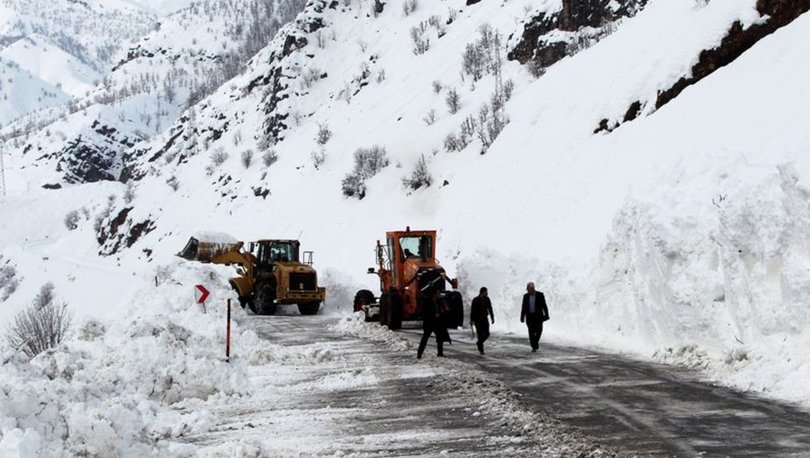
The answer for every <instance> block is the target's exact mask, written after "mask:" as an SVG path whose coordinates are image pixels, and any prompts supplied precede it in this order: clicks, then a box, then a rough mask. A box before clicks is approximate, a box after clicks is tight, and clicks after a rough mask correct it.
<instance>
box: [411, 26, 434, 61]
mask: <svg viewBox="0 0 810 458" xmlns="http://www.w3.org/2000/svg"><path fill="white" fill-rule="evenodd" d="M427 31H428V24H427V22H424V21H422V22H420V23H419V25H418V26H415V27H411V41H413V48H412V51H413V53H414V54H416V55H417V56H418V55H420V54H424V53H426V52H428V51H429V50H430V37H429V36H428V34H427Z"/></svg>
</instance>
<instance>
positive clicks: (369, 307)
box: [354, 227, 464, 329]
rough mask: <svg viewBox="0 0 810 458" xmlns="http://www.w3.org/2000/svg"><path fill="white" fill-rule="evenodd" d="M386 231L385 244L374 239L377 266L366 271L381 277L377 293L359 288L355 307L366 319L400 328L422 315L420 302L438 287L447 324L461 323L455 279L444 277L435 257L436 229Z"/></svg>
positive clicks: (459, 302) (455, 325) (459, 301)
mask: <svg viewBox="0 0 810 458" xmlns="http://www.w3.org/2000/svg"><path fill="white" fill-rule="evenodd" d="M385 235H386V240H385V243H384V244H383V243H381V242H380V241H379V240H378V241H377V247H376V255H377V268H376V269H375V268H373V267H371V268H369V269H368V273H369V274H374V275H378V276H379V277H380V296H379V297H375V295H374V293H372V292H371V291H369V290H367V289H362V290H360V291H358V292H357V294H356V295H355V297H354V310H355V311H356V312H359V311H363V312H365V314H366V320H367V321H376V320H379V321H380V324H382V325H384V326H388V328H390V329H400V328H401V327H402V322H403V321H415V320H420V319H421V318H422V317H421V313H422V305H423V304H424V303H425V302H426V301H429V300H431V295H432V293H433V291H434V290H438V291H439V298H440V300H441V301H442V303H441V304H439V305H440V306H441V307H442V308H443V309H444V310H445V316H446V324H447V325H448V326H450V327H460V326H462V325H463V322H464V304H463V303H462V300H461V294H460V293H459V292H458V291H455V290H456V289H458V280H457V279H450V278H447V275H446V274H445V271H444V268H442V266H441V265H439V263H438V261H437V260H436V231H412V230H411V228H410V227H408V228H406V229H405V231H393V232H386V234H385ZM448 287H451V288H452V289H451V290H448Z"/></svg>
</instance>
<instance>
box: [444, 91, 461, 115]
mask: <svg viewBox="0 0 810 458" xmlns="http://www.w3.org/2000/svg"><path fill="white" fill-rule="evenodd" d="M445 101H446V102H447V109H448V110H450V114H456V113H458V110H459V108H461V96H459V95H458V91H456V88H453V89H450V90H449V91H447V97H446V98H445Z"/></svg>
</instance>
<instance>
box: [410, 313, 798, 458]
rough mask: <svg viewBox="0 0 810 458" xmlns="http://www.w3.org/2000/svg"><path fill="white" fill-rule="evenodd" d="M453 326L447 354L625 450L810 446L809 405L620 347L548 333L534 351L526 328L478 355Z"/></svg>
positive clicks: (751, 451) (793, 450) (772, 450)
mask: <svg viewBox="0 0 810 458" xmlns="http://www.w3.org/2000/svg"><path fill="white" fill-rule="evenodd" d="M400 332H401V333H402V334H404V335H407V336H408V338H409V339H410V340H412V341H414V342H416V341H417V339H418V337H419V335H420V331H419V330H416V329H410V330H404V331H400ZM451 334H452V336H453V339H454V345H452V346H450V347H449V349H447V348H448V347H447V346H445V348H446V350H445V354H446V355H447V356H448V357H449V358H452V359H458V360H461V361H464V362H467V363H470V364H472V365H474V366H475V367H478V368H479V369H481V370H482V371H484V372H486V373H489V374H493V375H495V376H496V377H498V378H499V379H500V380H501V381H503V382H504V383H505V384H506V385H507V386H509V387H510V388H511V389H513V390H515V391H517V392H518V393H520V394H521V395H522V400H523V401H522V402H524V403H525V404H526V405H527V406H528V407H530V408H532V409H536V410H538V411H540V412H544V413H547V414H549V415H551V416H553V417H556V418H557V419H559V420H562V421H563V422H565V423H567V424H570V425H573V426H575V427H577V428H580V429H581V430H582V431H583V432H585V433H586V434H587V435H589V436H591V437H593V438H594V439H596V440H598V441H599V442H601V443H603V444H607V445H609V446H611V447H614V448H615V449H618V450H621V451H623V452H625V453H629V454H637V455H640V456H731V457H739V456H768V457H771V456H810V413H808V412H806V411H803V410H801V409H799V408H797V407H796V406H792V405H788V404H783V403H779V402H774V401H771V400H766V399H762V398H760V397H757V396H754V395H751V394H745V393H740V392H737V391H734V390H731V389H727V388H723V387H718V386H714V385H711V384H708V383H705V382H703V381H701V380H700V377H699V375H698V374H696V373H693V372H690V371H688V370H680V369H676V368H672V367H668V366H664V365H659V364H653V363H647V362H640V361H636V360H632V359H628V358H625V357H622V356H618V355H612V354H605V353H600V352H596V351H592V350H586V349H582V348H571V347H561V346H557V345H551V344H548V343H546V342H542V341H541V344H540V350H539V351H538V353H531V351H530V348H529V345H528V337H526V338H519V337H511V336H493V337H491V338H490V340H489V341H488V342H487V345H486V346H487V354H486V356H479V355H478V353H477V351H476V349H475V345H474V342H473V341H472V339H471V336H470V333H469V330H466V331H454V332H451ZM431 345H434V343H433V340H431ZM429 351H432V348H431V347H429ZM808 383H810V381H808Z"/></svg>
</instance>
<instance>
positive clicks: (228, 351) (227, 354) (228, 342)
mask: <svg viewBox="0 0 810 458" xmlns="http://www.w3.org/2000/svg"><path fill="white" fill-rule="evenodd" d="M225 362H226V363H229V362H231V300H230V299H228V324H227V325H226V326H225Z"/></svg>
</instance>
